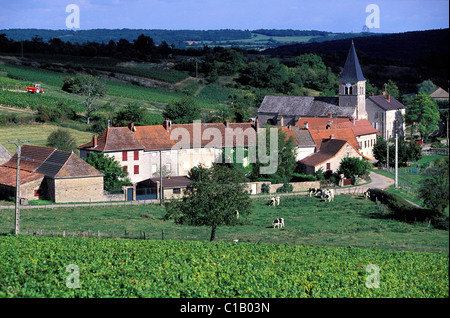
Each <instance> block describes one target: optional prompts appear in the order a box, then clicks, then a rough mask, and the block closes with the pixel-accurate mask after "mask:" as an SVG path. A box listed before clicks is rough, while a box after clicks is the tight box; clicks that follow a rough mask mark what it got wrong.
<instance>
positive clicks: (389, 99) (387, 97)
mask: <svg viewBox="0 0 450 318" xmlns="http://www.w3.org/2000/svg"><path fill="white" fill-rule="evenodd" d="M386 99H387V101H388V102H391V95H389V94H387V95H386Z"/></svg>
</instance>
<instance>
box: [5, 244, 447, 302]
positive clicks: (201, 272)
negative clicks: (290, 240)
mask: <svg viewBox="0 0 450 318" xmlns="http://www.w3.org/2000/svg"><path fill="white" fill-rule="evenodd" d="M448 278H449V277H448V255H446V254H430V253H417V252H400V251H392V250H377V249H360V248H354V247H345V248H343V247H341V248H337V247H335V248H330V247H313V246H304V245H301V246H290V245H274V244H263V243H262V244H255V243H238V244H236V243H225V242H218V243H211V242H183V241H154V240H153V241H152V240H145V241H144V240H140V241H136V240H117V239H86V238H50V237H47V238H42V237H23V236H22V237H21V236H6V237H2V238H0V297H58V298H61V297H63V298H65V297H89V298H92V297H127V298H133V297H149V298H164V297H175V298H180V297H195V298H202V297H208V298H217V297H220V298H223V297H226V298H232V297H245V298H255V297H256V298H277V297H283V298H297V297H313V298H315V297H327V298H335V297H336V298H337V297H339V298H342V297H364V298H370V297H376V298H382V297H389V298H392V297H396V298H397V297H415V298H421V297H424V298H429V297H433V298H445V297H448V296H449V284H448Z"/></svg>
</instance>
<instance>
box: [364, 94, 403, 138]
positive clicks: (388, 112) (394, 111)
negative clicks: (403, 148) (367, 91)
mask: <svg viewBox="0 0 450 318" xmlns="http://www.w3.org/2000/svg"><path fill="white" fill-rule="evenodd" d="M366 109H367V113H368V118H367V120H368V121H369V122H370V123H371V124H372V126H373V127H375V129H377V130H379V131H380V135H381V136H382V137H383V138H384V139H386V140H387V139H389V138H391V137H395V134H396V133H398V134H399V136H400V137H403V136H404V131H405V123H404V120H403V118H404V116H405V112H406V107H405V106H404V105H403V104H402V103H400V102H399V101H398V100H396V99H395V98H394V97H392V96H390V95H389V94H386V93H385V92H383V94H382V95H377V96H369V97H368V98H367V100H366Z"/></svg>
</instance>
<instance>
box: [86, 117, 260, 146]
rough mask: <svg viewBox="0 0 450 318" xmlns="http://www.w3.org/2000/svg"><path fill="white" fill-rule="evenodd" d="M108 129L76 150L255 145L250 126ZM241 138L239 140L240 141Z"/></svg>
mask: <svg viewBox="0 0 450 318" xmlns="http://www.w3.org/2000/svg"><path fill="white" fill-rule="evenodd" d="M134 128H135V129H134V132H132V131H131V130H130V129H129V128H128V127H114V128H108V129H107V130H105V131H104V132H103V133H101V134H100V135H99V136H98V137H97V146H96V147H94V143H93V141H91V142H89V143H86V144H84V145H81V146H80V147H78V149H85V150H88V151H98V152H102V151H105V152H107V151H124V150H136V149H144V150H147V151H148V150H166V149H172V148H174V147H176V148H193V147H206V146H209V147H218V148H222V147H224V146H233V147H235V146H248V145H252V144H256V138H253V136H256V135H255V124H254V123H250V122H249V123H228V124H224V123H192V124H173V125H170V127H169V128H168V129H166V128H165V126H164V125H154V126H135V127H134ZM241 137H242V138H241Z"/></svg>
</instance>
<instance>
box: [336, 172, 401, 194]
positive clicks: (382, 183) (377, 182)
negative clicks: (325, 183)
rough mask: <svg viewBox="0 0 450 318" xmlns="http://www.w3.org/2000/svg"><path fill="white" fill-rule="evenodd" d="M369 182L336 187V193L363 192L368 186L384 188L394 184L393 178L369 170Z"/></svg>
mask: <svg viewBox="0 0 450 318" xmlns="http://www.w3.org/2000/svg"><path fill="white" fill-rule="evenodd" d="M370 178H371V179H372V182H371V183H368V184H365V185H361V186H359V187H349V188H337V189H336V190H335V191H336V194H347V193H363V192H366V191H367V190H368V189H370V188H377V189H386V188H387V187H389V186H390V185H392V184H394V180H393V179H391V178H388V177H385V176H382V175H381V174H378V173H375V172H373V171H371V172H370Z"/></svg>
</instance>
